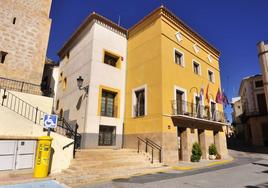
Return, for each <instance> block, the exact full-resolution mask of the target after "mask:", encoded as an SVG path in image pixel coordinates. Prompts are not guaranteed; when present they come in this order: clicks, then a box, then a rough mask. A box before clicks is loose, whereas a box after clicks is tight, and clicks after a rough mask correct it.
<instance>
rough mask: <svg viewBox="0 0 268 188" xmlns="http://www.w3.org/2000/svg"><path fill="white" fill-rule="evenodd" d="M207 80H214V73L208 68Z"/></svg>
mask: <svg viewBox="0 0 268 188" xmlns="http://www.w3.org/2000/svg"><path fill="white" fill-rule="evenodd" d="M208 80H209V81H210V82H214V73H213V72H212V71H210V70H209V71H208Z"/></svg>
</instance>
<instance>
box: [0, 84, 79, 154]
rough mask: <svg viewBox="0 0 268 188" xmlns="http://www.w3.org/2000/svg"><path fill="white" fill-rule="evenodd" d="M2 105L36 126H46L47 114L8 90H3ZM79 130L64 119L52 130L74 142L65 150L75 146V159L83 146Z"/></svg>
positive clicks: (61, 118) (59, 120)
mask: <svg viewBox="0 0 268 188" xmlns="http://www.w3.org/2000/svg"><path fill="white" fill-rule="evenodd" d="M0 91H1V89H0ZM1 105H2V106H4V107H6V108H8V109H10V110H12V111H14V112H16V113H17V114H19V115H21V116H22V117H24V118H26V119H28V120H30V121H31V122H33V123H34V124H38V125H41V126H43V125H44V122H43V119H44V115H45V114H47V113H46V112H44V111H42V110H40V109H39V108H38V107H35V106H33V105H31V104H29V103H27V102H25V101H24V100H22V99H20V98H19V97H17V96H15V95H14V94H12V93H11V92H9V91H7V90H6V89H4V90H3V95H2V101H1ZM77 130H78V125H77V124H76V125H75V126H71V125H70V124H69V123H68V122H67V121H66V120H65V119H64V118H63V117H59V118H58V125H57V127H56V128H55V129H53V130H52V131H54V132H56V133H58V134H61V135H63V136H66V137H68V138H71V139H73V140H74V141H73V142H72V143H70V144H68V145H66V146H64V147H63V149H65V148H66V147H69V146H70V145H72V144H74V150H73V157H75V152H76V149H78V148H80V145H81V134H79V133H78V132H77Z"/></svg>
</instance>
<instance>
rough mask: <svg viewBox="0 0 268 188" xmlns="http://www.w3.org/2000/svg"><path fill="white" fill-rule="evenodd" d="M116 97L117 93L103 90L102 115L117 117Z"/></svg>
mask: <svg viewBox="0 0 268 188" xmlns="http://www.w3.org/2000/svg"><path fill="white" fill-rule="evenodd" d="M115 97H116V93H114V92H111V91H107V90H102V98H101V115H102V116H107V117H115V106H114V103H115Z"/></svg>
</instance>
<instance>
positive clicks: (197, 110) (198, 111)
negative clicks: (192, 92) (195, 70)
mask: <svg viewBox="0 0 268 188" xmlns="http://www.w3.org/2000/svg"><path fill="white" fill-rule="evenodd" d="M200 103H201V99H200V97H199V96H195V113H196V117H201V104H200Z"/></svg>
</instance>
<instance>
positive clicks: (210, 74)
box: [124, 7, 228, 163]
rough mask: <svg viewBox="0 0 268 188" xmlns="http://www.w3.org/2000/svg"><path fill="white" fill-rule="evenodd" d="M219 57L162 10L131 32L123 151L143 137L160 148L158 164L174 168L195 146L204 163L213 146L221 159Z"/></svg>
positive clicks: (222, 122) (223, 150)
mask: <svg viewBox="0 0 268 188" xmlns="http://www.w3.org/2000/svg"><path fill="white" fill-rule="evenodd" d="M219 55H220V53H219V52H218V51H217V50H216V49H215V48H214V47H213V46H212V45H210V44H209V43H208V42H206V41H205V40H204V39H203V38H202V37H201V36H200V35H198V34H197V33H196V32H194V31H193V30H192V29H191V28H189V27H188V26H187V25H186V24H185V23H183V22H182V21H181V20H180V19H179V18H177V17H176V16H175V15H174V14H173V13H171V12H170V11H169V10H167V9H166V8H164V7H160V8H158V9H156V10H155V11H153V12H152V13H151V14H149V15H148V16H146V17H145V18H144V19H142V20H141V21H140V22H138V23H137V24H136V25H134V26H133V27H132V28H130V30H129V33H128V57H127V62H128V66H127V80H126V108H125V123H124V146H125V147H130V148H137V137H140V138H143V139H146V138H148V139H150V140H152V141H153V142H155V143H157V144H158V145H160V146H162V151H161V152H162V156H161V157H162V161H164V162H165V163H176V162H178V161H179V160H183V161H189V160H190V156H191V149H192V145H193V143H194V142H198V143H199V144H200V145H201V149H202V153H203V155H202V157H203V158H204V159H207V158H208V147H209V146H210V145H211V144H212V143H215V145H216V147H217V150H218V152H219V154H220V155H221V157H222V158H224V157H226V156H227V155H228V154H227V147H226V139H225V133H224V127H225V125H226V124H225V119H224V116H223V106H222V104H217V103H216V102H215V98H216V95H217V92H218V90H219V89H220V88H221V82H220V70H219ZM201 88H202V89H201ZM201 93H203V94H201Z"/></svg>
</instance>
